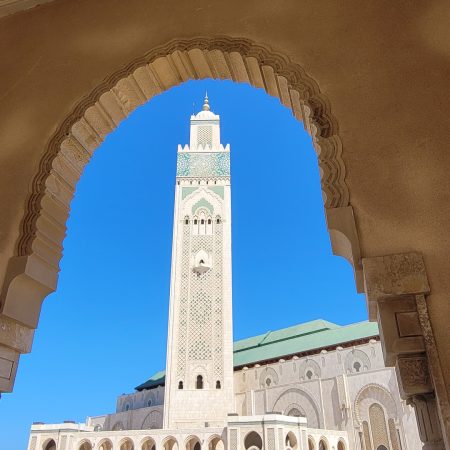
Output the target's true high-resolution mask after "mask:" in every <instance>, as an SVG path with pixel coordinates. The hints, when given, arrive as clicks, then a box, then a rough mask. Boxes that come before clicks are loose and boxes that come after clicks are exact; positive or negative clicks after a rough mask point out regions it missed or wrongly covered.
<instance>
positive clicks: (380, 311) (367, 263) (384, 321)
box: [362, 252, 450, 450]
mask: <svg viewBox="0 0 450 450" xmlns="http://www.w3.org/2000/svg"><path fill="white" fill-rule="evenodd" d="M362 264H363V272H364V286H365V291H366V298H367V306H368V310H369V320H372V321H375V320H376V321H377V322H378V326H379V330H380V337H381V343H382V348H383V354H384V360H385V363H386V365H387V366H395V367H396V372H397V375H398V376H397V378H398V382H399V387H400V393H401V395H402V397H403V398H405V399H407V400H408V401H409V402H410V403H411V404H413V405H414V406H416V417H417V421H418V426H419V428H420V427H422V432H420V437H421V439H422V441H423V442H424V447H423V448H424V449H430V450H431V449H443V448H444V442H443V440H442V435H444V436H446V437H447V439H446V445H447V444H448V437H449V436H450V430H449V423H450V422H449V420H448V417H450V413H449V408H448V398H447V393H446V389H445V385H444V384H443V376H442V369H441V367H440V363H439V356H438V354H437V350H436V345H435V341H434V335H433V330H432V327H431V323H430V319H429V316H428V308H427V305H426V295H428V294H429V293H430V285H429V283H428V277H427V273H426V270H425V263H424V260H423V257H422V255H421V254H420V253H417V252H410V253H400V254H394V255H387V256H380V257H374V258H364V259H363V261H362ZM436 399H437V401H438V403H439V412H440V414H439V416H438V413H437V408H436ZM417 405H418V406H417ZM425 411H427V414H428V416H425ZM420 421H422V422H423V423H421V422H420ZM439 422H440V424H441V428H442V431H443V433H441V430H440V429H439V427H437V426H436V425H437V424H438V423H439ZM428 423H431V424H432V425H434V429H433V432H432V433H431V432H430V431H429V430H428V431H427V426H428V425H427V424H428ZM448 450H450V448H449V449H448Z"/></svg>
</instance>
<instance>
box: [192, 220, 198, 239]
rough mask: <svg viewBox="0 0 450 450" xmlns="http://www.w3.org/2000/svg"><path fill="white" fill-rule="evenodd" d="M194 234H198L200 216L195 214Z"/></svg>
mask: <svg viewBox="0 0 450 450" xmlns="http://www.w3.org/2000/svg"><path fill="white" fill-rule="evenodd" d="M192 223H193V225H192V234H193V235H197V234H198V217H197V216H194V220H193V221H192Z"/></svg>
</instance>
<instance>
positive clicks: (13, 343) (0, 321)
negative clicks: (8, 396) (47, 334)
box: [0, 314, 34, 392]
mask: <svg viewBox="0 0 450 450" xmlns="http://www.w3.org/2000/svg"><path fill="white" fill-rule="evenodd" d="M33 336H34V329H31V328H29V327H27V326H25V325H23V324H20V323H18V322H16V321H14V320H13V319H10V318H9V317H6V316H4V315H3V314H0V392H11V391H12V388H13V386H14V380H15V377H16V372H17V366H18V364H19V358H20V355H21V354H22V353H28V352H30V350H31V344H32V342H33Z"/></svg>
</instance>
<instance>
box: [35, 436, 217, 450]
mask: <svg viewBox="0 0 450 450" xmlns="http://www.w3.org/2000/svg"><path fill="white" fill-rule="evenodd" d="M93 448H94V446H93V444H92V443H91V442H90V441H88V440H85V441H82V442H81V443H80V444H79V445H78V449H77V450H93ZM95 448H96V450H97V449H98V450H113V449H114V447H113V443H112V441H111V440H110V439H103V440H101V441H100V442H99V443H98V445H96V446H95ZM117 448H118V449H119V450H136V449H135V446H134V443H133V441H132V440H131V439H129V438H125V439H123V440H122V441H121V442H120V443H119V447H117ZM162 448H163V450H179V449H178V442H177V440H176V439H175V438H173V437H169V438H167V439H166V440H165V441H164V443H163V446H162ZM42 450H56V442H55V441H54V440H53V439H50V440H48V441H46V442H45V443H44V445H43V446H42ZM140 450H156V444H155V441H154V440H153V439H152V438H148V439H146V440H145V441H144V442H142V444H141V446H140ZM185 450H201V444H200V440H199V439H198V438H197V437H195V436H193V437H191V438H190V439H188V441H187V442H186V449H185ZM208 450H224V446H223V441H222V439H221V438H220V437H219V436H214V437H213V438H212V439H211V440H210V441H209V445H208Z"/></svg>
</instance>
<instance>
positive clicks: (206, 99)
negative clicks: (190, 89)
mask: <svg viewBox="0 0 450 450" xmlns="http://www.w3.org/2000/svg"><path fill="white" fill-rule="evenodd" d="M209 109H210V108H209V100H208V92H205V101H204V102H203V111H209Z"/></svg>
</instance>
